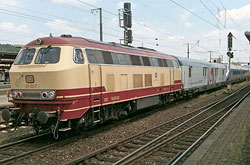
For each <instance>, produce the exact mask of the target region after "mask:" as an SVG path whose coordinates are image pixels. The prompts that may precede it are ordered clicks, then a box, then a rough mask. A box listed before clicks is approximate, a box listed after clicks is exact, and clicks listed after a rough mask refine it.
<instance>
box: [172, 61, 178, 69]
mask: <svg viewBox="0 0 250 165" xmlns="http://www.w3.org/2000/svg"><path fill="white" fill-rule="evenodd" d="M173 62H174V67H175V68H179V63H178V62H177V61H175V60H173Z"/></svg>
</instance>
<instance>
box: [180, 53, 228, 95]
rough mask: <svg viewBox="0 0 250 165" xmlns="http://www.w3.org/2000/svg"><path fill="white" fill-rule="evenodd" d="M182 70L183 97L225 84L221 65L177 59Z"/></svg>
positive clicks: (224, 71)
mask: <svg viewBox="0 0 250 165" xmlns="http://www.w3.org/2000/svg"><path fill="white" fill-rule="evenodd" d="M177 58H178V60H179V62H180V65H181V70H182V91H183V95H184V96H185V95H192V94H195V93H198V92H202V91H205V90H208V89H212V88H215V87H218V86H222V85H224V84H225V83H226V77H225V75H226V67H225V66H224V65H223V64H218V63H209V62H207V61H201V60H195V59H189V58H184V57H177Z"/></svg>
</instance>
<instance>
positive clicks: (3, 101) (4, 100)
mask: <svg viewBox="0 0 250 165" xmlns="http://www.w3.org/2000/svg"><path fill="white" fill-rule="evenodd" d="M12 105H13V104H12V103H10V102H8V97H7V95H0V109H2V108H5V107H7V106H12Z"/></svg>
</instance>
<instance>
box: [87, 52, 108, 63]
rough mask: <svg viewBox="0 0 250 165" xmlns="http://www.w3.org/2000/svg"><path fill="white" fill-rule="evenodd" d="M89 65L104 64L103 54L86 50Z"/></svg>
mask: <svg viewBox="0 0 250 165" xmlns="http://www.w3.org/2000/svg"><path fill="white" fill-rule="evenodd" d="M86 54H87V57H88V61H89V63H94V64H104V59H103V54H102V51H100V50H91V49H86Z"/></svg>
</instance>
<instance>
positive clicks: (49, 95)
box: [48, 91, 55, 99]
mask: <svg viewBox="0 0 250 165" xmlns="http://www.w3.org/2000/svg"><path fill="white" fill-rule="evenodd" d="M48 97H49V98H50V99H54V98H55V91H50V92H49V93H48Z"/></svg>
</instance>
